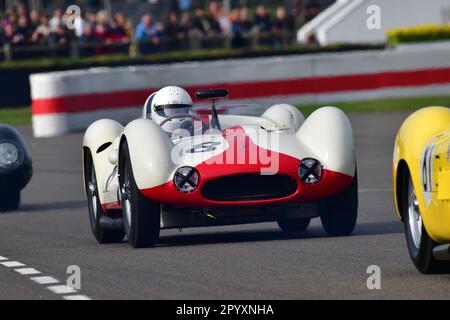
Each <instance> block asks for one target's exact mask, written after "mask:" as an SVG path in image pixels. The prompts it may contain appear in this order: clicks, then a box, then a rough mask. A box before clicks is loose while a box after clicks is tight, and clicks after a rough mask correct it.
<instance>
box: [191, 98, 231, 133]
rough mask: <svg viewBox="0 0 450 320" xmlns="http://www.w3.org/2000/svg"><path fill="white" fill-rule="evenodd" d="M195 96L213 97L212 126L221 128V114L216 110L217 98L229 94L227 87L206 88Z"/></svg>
mask: <svg viewBox="0 0 450 320" xmlns="http://www.w3.org/2000/svg"><path fill="white" fill-rule="evenodd" d="M195 96H196V97H197V98H198V99H211V111H212V117H211V128H212V129H217V130H219V131H220V130H221V128H220V123H219V116H218V115H217V111H216V104H215V102H216V99H218V98H225V97H227V96H228V90H227V89H205V90H199V91H197V93H196V94H195Z"/></svg>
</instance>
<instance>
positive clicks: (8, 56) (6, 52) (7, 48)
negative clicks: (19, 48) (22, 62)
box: [3, 43, 12, 61]
mask: <svg viewBox="0 0 450 320" xmlns="http://www.w3.org/2000/svg"><path fill="white" fill-rule="evenodd" d="M3 52H4V55H5V61H11V60H12V50H11V44H10V43H5V44H4V45H3Z"/></svg>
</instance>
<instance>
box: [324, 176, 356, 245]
mask: <svg viewBox="0 0 450 320" xmlns="http://www.w3.org/2000/svg"><path fill="white" fill-rule="evenodd" d="M319 215H320V220H321V222H322V227H323V229H324V230H325V232H326V233H327V234H328V235H329V236H332V237H342V236H349V235H350V234H351V233H352V232H353V230H354V229H355V226H356V221H357V219H358V174H357V173H355V176H354V178H353V181H352V183H351V184H350V185H349V186H348V187H347V189H345V190H344V191H343V192H341V193H339V194H337V195H335V196H333V197H330V198H328V199H325V200H323V201H321V202H319Z"/></svg>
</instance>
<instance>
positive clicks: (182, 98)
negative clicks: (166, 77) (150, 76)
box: [147, 86, 192, 132]
mask: <svg viewBox="0 0 450 320" xmlns="http://www.w3.org/2000/svg"><path fill="white" fill-rule="evenodd" d="M150 98H151V99H150ZM149 100H151V102H150V101H147V102H150V109H151V118H152V120H153V121H155V122H156V123H158V124H160V123H161V122H162V121H164V120H165V119H167V118H168V117H170V116H174V115H177V114H188V113H189V112H190V110H191V107H192V98H191V96H190V95H189V93H187V92H186V90H184V89H183V88H180V87H175V86H171V87H165V88H162V89H160V90H159V91H158V92H156V93H155V94H154V95H152V96H151V97H149ZM182 121H183V119H175V120H174V121H169V122H167V123H166V124H165V125H164V128H163V129H164V130H165V131H169V132H171V131H173V130H175V129H177V128H179V127H180V122H182Z"/></svg>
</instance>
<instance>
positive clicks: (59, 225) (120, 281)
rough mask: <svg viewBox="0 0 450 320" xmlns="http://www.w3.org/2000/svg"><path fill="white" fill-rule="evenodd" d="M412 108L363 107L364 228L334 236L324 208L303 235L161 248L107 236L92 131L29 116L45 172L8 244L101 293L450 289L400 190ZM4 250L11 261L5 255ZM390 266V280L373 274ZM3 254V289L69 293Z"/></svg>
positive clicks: (195, 236) (24, 258) (20, 256)
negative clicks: (97, 230) (24, 271)
mask: <svg viewBox="0 0 450 320" xmlns="http://www.w3.org/2000/svg"><path fill="white" fill-rule="evenodd" d="M408 114H409V112H393V113H356V114H351V115H350V117H351V121H352V123H353V126H354V131H355V137H356V149H357V156H358V167H359V169H358V171H359V172H358V174H359V179H360V210H359V221H358V226H357V228H356V230H355V232H354V234H353V235H352V236H350V237H345V238H330V237H327V236H326V235H325V234H324V232H323V231H322V228H321V226H320V222H319V221H318V220H315V221H314V222H313V223H312V225H311V227H310V228H309V229H308V230H307V231H306V232H305V233H304V234H302V235H299V236H298V237H287V236H284V235H283V234H282V233H281V232H280V231H279V229H278V227H277V226H276V224H271V223H264V224H256V225H245V226H231V227H216V228H199V229H188V230H183V232H182V233H180V232H179V231H177V230H173V231H172V230H171V231H162V237H161V241H160V244H159V245H158V246H157V247H155V248H150V249H140V250H134V249H131V247H130V246H129V245H128V244H127V243H126V242H123V243H122V244H115V245H99V244H97V242H96V241H95V240H94V238H93V236H92V235H91V233H90V228H89V222H88V216H87V208H86V202H85V199H84V195H83V191H82V183H81V157H80V144H81V138H82V134H81V133H80V134H71V135H67V136H64V137H59V138H51V139H34V138H32V135H31V128H30V127H22V128H19V129H20V130H21V132H22V133H23V134H24V135H25V137H26V139H27V142H28V144H29V146H30V149H31V151H32V154H33V157H34V166H35V175H34V178H33V180H32V182H31V184H30V185H29V186H28V188H27V189H26V190H25V191H24V192H23V204H22V207H21V210H20V211H19V212H16V213H8V214H0V256H2V257H6V258H8V259H9V260H8V261H20V262H21V263H23V264H25V265H26V266H27V267H30V268H35V269H37V270H39V271H41V272H42V275H46V276H51V277H54V278H56V279H58V280H60V281H61V282H64V281H65V279H67V277H68V276H69V275H68V274H66V269H67V267H68V266H69V265H78V266H79V267H80V268H81V276H82V278H81V279H82V282H81V285H82V288H81V290H80V291H79V292H78V293H79V294H82V295H86V296H88V297H90V298H91V299H303V298H306V299H308V298H309V299H357V298H361V299H392V298H399V299H418V298H424V299H427V298H435V299H448V298H450V275H433V276H424V275H421V274H419V273H418V272H417V271H416V270H415V268H414V267H413V265H412V263H411V261H410V259H409V256H408V252H407V249H406V246H405V240H404V235H403V226H402V224H401V223H400V222H398V221H397V218H396V216H395V212H394V204H393V199H392V194H391V158H392V148H393V143H394V137H395V133H396V130H397V128H398V127H399V125H400V123H401V122H402V121H403V120H404V119H405V117H406V116H407V115H408ZM0 262H1V261H0ZM370 265H377V266H379V267H380V268H381V289H380V290H369V289H367V286H366V280H367V277H368V274H367V273H366V270H367V267H368V266H370ZM14 269H15V268H7V267H5V266H3V265H0V299H61V298H62V296H63V295H61V294H55V293H53V292H51V291H50V290H48V289H47V288H46V285H39V284H37V283H35V282H33V281H31V280H30V278H31V276H28V275H25V276H24V275H20V274H19V273H17V272H15V271H14Z"/></svg>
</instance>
